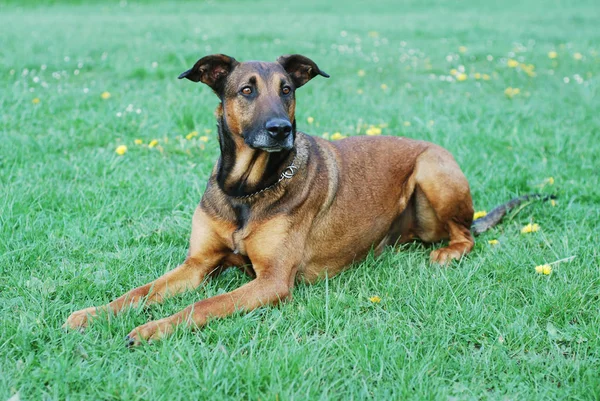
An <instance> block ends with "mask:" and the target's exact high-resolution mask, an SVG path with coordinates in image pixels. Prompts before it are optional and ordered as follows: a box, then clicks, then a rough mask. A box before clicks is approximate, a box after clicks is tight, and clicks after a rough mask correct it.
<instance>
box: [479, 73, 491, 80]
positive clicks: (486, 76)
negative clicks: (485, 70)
mask: <svg viewBox="0 0 600 401" xmlns="http://www.w3.org/2000/svg"><path fill="white" fill-rule="evenodd" d="M481 78H483V80H484V81H489V80H490V76H489V75H488V74H481Z"/></svg>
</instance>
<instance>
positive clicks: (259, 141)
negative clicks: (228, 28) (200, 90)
mask: <svg viewBox="0 0 600 401" xmlns="http://www.w3.org/2000/svg"><path fill="white" fill-rule="evenodd" d="M317 75H321V76H323V77H326V78H329V75H327V74H326V73H325V72H323V71H321V70H320V69H319V67H317V64H315V62H314V61H312V60H311V59H309V58H307V57H304V56H301V55H299V54H292V55H288V56H281V57H279V58H278V59H277V62H275V63H266V62H259V61H249V62H244V63H239V62H237V61H236V60H235V59H234V58H233V57H229V56H226V55H224V54H215V55H212V56H206V57H203V58H201V59H200V60H198V61H197V62H196V64H194V66H193V67H192V68H191V69H189V70H188V71H186V72H184V73H182V74H181V75H180V76H179V79H182V78H187V79H189V80H190V81H193V82H203V83H205V84H206V85H208V86H210V87H211V88H212V90H213V91H214V92H215V93H216V94H217V96H219V99H221V105H220V107H221V109H217V111H218V113H222V118H223V122H224V123H225V124H226V127H227V130H228V131H229V132H230V133H231V134H232V135H237V136H239V137H241V138H243V140H244V142H245V143H246V144H247V145H248V146H250V147H251V148H254V149H261V150H265V151H268V152H278V151H281V150H289V149H291V148H292V147H293V146H294V139H295V135H296V132H295V127H296V120H295V107H296V98H295V92H296V89H298V88H299V87H301V86H302V85H304V84H305V83H307V82H308V81H310V80H311V79H312V78H314V77H316V76H317Z"/></svg>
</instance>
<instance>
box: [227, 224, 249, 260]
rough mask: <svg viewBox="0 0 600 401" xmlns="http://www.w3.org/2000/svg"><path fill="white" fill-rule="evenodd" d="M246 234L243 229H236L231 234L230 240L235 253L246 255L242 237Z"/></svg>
mask: <svg viewBox="0 0 600 401" xmlns="http://www.w3.org/2000/svg"><path fill="white" fill-rule="evenodd" d="M246 235H247V233H246V232H245V230H244V229H241V230H240V229H238V230H236V231H234V232H233V235H232V236H231V242H232V243H233V253H234V254H235V255H243V256H247V254H246V246H245V244H244V239H245V238H246Z"/></svg>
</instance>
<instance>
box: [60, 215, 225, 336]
mask: <svg viewBox="0 0 600 401" xmlns="http://www.w3.org/2000/svg"><path fill="white" fill-rule="evenodd" d="M227 252H228V251H227V248H226V247H225V246H224V245H223V243H222V242H221V241H220V239H219V236H218V235H217V233H216V231H215V223H214V222H213V221H211V219H210V218H209V217H208V216H207V215H206V214H205V213H204V212H203V211H202V210H201V209H200V208H198V209H197V210H196V213H195V214H194V219H193V224H192V236H191V241H190V251H189V255H188V257H187V259H186V260H185V262H184V263H183V264H181V265H179V266H178V267H176V268H175V269H173V270H171V271H170V272H168V273H166V274H164V275H163V276H161V277H159V278H158V279H156V280H154V281H152V282H151V283H148V284H146V285H143V286H141V287H138V288H134V289H133V290H131V291H129V292H127V293H125V294H124V295H122V296H120V297H119V298H117V299H115V300H114V301H112V302H110V303H108V304H106V305H102V306H97V307H96V306H92V307H90V308H86V309H82V310H79V311H77V312H73V313H72V314H71V316H69V318H68V319H67V321H66V323H65V324H64V325H63V327H64V328H70V329H75V328H80V327H85V326H87V324H88V322H89V321H90V319H93V318H94V317H95V316H97V315H98V314H100V313H107V314H116V313H118V312H120V311H121V310H123V309H125V308H129V307H135V306H137V305H138V304H139V303H140V302H141V301H143V300H144V299H146V305H149V304H152V303H155V302H161V301H162V300H163V299H165V298H167V297H171V296H173V295H176V294H179V293H182V292H184V291H186V290H191V289H194V288H196V287H198V286H199V285H200V284H201V283H202V281H203V280H204V278H205V277H206V275H207V274H209V273H210V272H211V271H212V270H213V269H215V268H216V267H217V266H218V265H219V263H221V261H222V260H223V258H224V257H225V256H226V254H227Z"/></svg>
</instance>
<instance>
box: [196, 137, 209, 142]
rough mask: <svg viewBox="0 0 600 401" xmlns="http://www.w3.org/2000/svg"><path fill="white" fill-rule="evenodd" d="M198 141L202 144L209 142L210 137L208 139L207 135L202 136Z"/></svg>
mask: <svg viewBox="0 0 600 401" xmlns="http://www.w3.org/2000/svg"><path fill="white" fill-rule="evenodd" d="M198 139H200V140H201V141H202V142H208V137H207V136H206V135H202V136H201V137H200V138H198Z"/></svg>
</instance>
